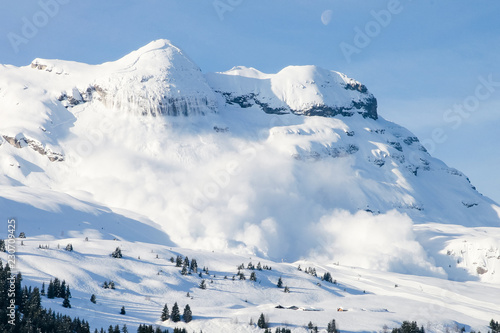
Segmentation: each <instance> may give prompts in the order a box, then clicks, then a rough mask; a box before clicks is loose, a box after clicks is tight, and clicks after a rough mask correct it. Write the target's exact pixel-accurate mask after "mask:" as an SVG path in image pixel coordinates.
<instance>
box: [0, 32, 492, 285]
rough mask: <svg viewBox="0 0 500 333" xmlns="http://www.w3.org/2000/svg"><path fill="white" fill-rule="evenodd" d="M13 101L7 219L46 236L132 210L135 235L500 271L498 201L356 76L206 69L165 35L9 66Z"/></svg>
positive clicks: (369, 262) (411, 268)
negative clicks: (388, 112)
mask: <svg viewBox="0 0 500 333" xmlns="http://www.w3.org/2000/svg"><path fill="white" fill-rule="evenodd" d="M0 102H1V103H0V184H1V186H2V191H1V192H0V197H1V198H2V199H1V201H0V204H1V205H2V210H1V216H0V218H2V219H6V218H8V217H12V216H14V217H17V218H18V219H19V223H20V225H21V226H22V225H25V226H26V230H25V231H26V232H27V233H28V235H30V236H31V237H45V236H44V235H47V234H49V235H51V237H55V238H64V237H66V235H69V234H71V233H76V234H80V233H81V232H82V231H81V230H80V229H79V227H81V226H82V223H90V224H91V225H92V224H96V225H97V224H98V225H99V226H101V228H105V224H106V223H107V221H115V224H114V226H113V228H118V229H119V225H127V226H130V227H132V228H134V229H137V230H139V229H141V230H142V231H138V233H137V235H134V234H130V235H129V236H127V237H130V236H131V238H130V239H127V241H131V242H133V241H141V242H145V243H151V242H153V241H152V240H145V239H144V236H140V235H141V234H142V235H144V234H149V233H151V234H154V235H155V237H159V238H158V240H155V241H154V243H159V242H165V243H171V244H174V245H177V246H181V247H183V248H190V249H192V250H195V249H196V250H207V251H218V252H227V253H233V254H240V255H251V256H254V255H259V256H261V257H265V258H267V259H269V260H275V261H280V260H282V259H283V260H286V261H288V262H291V261H295V260H300V259H304V258H308V259H315V260H318V261H319V262H329V263H331V262H340V264H342V265H346V266H357V267H363V268H365V269H373V270H378V271H387V272H397V273H408V274H418V275H426V276H432V277H438V278H449V279H455V280H461V281H469V280H482V281H488V282H494V283H498V282H499V281H500V280H499V276H498V275H496V274H495V272H496V268H498V267H497V266H498V260H497V258H496V257H495V256H497V257H498V254H497V252H498V246H497V245H495V244H498V234H497V233H495V230H497V229H496V228H498V227H499V226H500V208H499V206H498V205H497V204H496V203H495V202H493V201H492V200H490V199H489V198H486V197H484V196H482V195H481V194H480V193H479V192H477V191H476V189H475V188H474V187H473V186H472V185H471V184H470V183H469V181H468V179H467V177H466V176H465V175H463V174H462V173H461V172H460V171H458V170H456V169H453V168H450V167H448V166H447V165H446V164H445V163H443V162H442V161H440V160H437V159H435V158H433V157H432V156H430V155H429V154H428V153H427V152H426V150H425V148H424V147H423V146H422V145H421V143H420V142H419V140H418V138H416V137H415V135H413V134H412V133H411V132H410V131H408V130H407V129H405V128H402V127H401V126H398V125H397V124H394V123H391V122H388V121H386V120H384V119H383V117H381V116H380V115H379V114H380V111H377V104H376V99H375V98H374V96H373V95H372V94H371V93H369V91H368V90H367V88H366V87H365V86H364V85H362V84H361V83H359V82H357V81H355V80H353V79H350V78H348V77H346V76H345V75H344V74H341V73H337V72H333V71H329V70H324V69H321V68H318V67H315V66H290V67H287V68H285V69H283V70H282V71H280V72H279V73H277V74H264V73H261V72H259V71H258V70H255V69H252V68H244V67H235V68H233V69H232V70H230V71H228V72H224V73H209V74H203V73H202V72H201V71H200V70H199V68H198V67H197V66H196V65H195V64H193V62H192V61H191V60H189V58H188V57H187V56H186V55H184V53H183V52H182V51H181V50H179V49H178V48H176V47H175V46H173V45H171V44H170V43H169V42H168V41H165V40H159V41H154V42H152V43H150V44H148V45H146V46H145V47H143V48H141V49H139V50H137V51H135V52H132V53H131V54H129V55H127V56H125V57H123V58H122V59H119V60H117V61H114V62H109V63H104V64H101V65H86V64H80V63H75V62H69V61H61V60H43V59H36V60H34V61H33V63H32V64H31V65H29V66H26V67H14V66H1V67H0ZM82 212H83V213H82ZM39 221H43V223H44V224H47V226H48V228H47V230H50V232H49V231H47V232H45V233H44V232H43V230H41V229H40V226H39V225H40V222H39ZM65 223H66V224H65ZM110 223H111V222H110ZM144 223H145V224H144ZM63 224H64V227H61V225H63ZM144 225H146V226H147V227H144V228H146V229H143V226H144ZM457 225H459V226H460V227H455V226H457ZM428 226H432V227H428ZM109 228H111V227H109ZM426 228H427V229H426ZM478 228H485V229H478ZM60 229H62V230H61V231H64V233H62V234H61V232H60V231H58V230H60ZM91 229H92V228H91ZM94 229H95V228H94ZM96 230H98V228H97V229H96ZM101 230H104V229H101ZM145 230H147V232H146V231H145ZM444 230H448V231H444ZM451 230H457V231H456V234H455V233H454V232H453V231H451ZM458 230H459V231H458ZM483 231H485V232H484V233H483ZM107 232H108V233H109V235H112V234H117V231H116V230H115V229H113V230H110V231H107ZM483 234H484V235H483ZM1 235H3V232H2V231H0V237H3V236H1ZM106 235H108V234H106ZM135 236H137V238H134V237H135ZM483 236H484V237H483ZM106 237H107V236H106ZM464 241H467V243H468V247H467V248H462V247H461V246H462V244H461V243H460V242H464ZM485 244H487V245H485ZM490 250H491V251H490ZM464 251H465V252H464Z"/></svg>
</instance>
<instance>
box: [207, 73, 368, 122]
mask: <svg viewBox="0 0 500 333" xmlns="http://www.w3.org/2000/svg"><path fill="white" fill-rule="evenodd" d="M207 77H208V80H209V82H210V85H211V86H212V87H213V89H214V90H215V91H216V92H218V93H219V94H221V95H222V96H224V98H225V99H226V102H227V103H228V104H237V105H240V106H241V107H243V108H246V107H250V106H252V105H258V106H259V107H260V108H262V110H263V111H265V112H266V113H274V114H284V113H290V112H291V113H294V114H298V115H307V116H326V117H333V116H336V115H343V116H351V115H353V114H354V113H359V114H362V115H363V117H369V118H372V119H377V100H376V99H375V97H374V96H373V95H372V94H370V93H369V92H368V90H367V88H366V87H365V86H364V85H363V84H361V83H359V82H357V81H355V80H353V79H351V78H348V77H347V76H346V75H344V74H342V73H338V72H334V71H328V70H324V69H322V68H319V67H316V66H289V67H286V68H284V69H283V70H281V71H280V72H279V73H277V74H264V73H262V72H259V71H258V70H256V69H254V68H246V67H234V68H233V69H231V70H229V71H227V72H224V73H212V74H208V76H207Z"/></svg>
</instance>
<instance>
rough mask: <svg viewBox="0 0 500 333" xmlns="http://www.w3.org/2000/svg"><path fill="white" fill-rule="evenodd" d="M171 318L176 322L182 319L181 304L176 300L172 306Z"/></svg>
mask: <svg viewBox="0 0 500 333" xmlns="http://www.w3.org/2000/svg"><path fill="white" fill-rule="evenodd" d="M170 318H171V319H172V321H173V322H174V323H176V322H178V321H180V320H181V312H180V311H179V306H178V305H177V302H175V303H174V306H173V307H172V315H171V316H170Z"/></svg>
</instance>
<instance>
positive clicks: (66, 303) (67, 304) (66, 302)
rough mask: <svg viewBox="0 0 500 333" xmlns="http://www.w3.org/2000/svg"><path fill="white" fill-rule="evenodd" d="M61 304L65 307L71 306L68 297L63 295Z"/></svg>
mask: <svg viewBox="0 0 500 333" xmlns="http://www.w3.org/2000/svg"><path fill="white" fill-rule="evenodd" d="M62 306H63V307H65V308H71V304H70V302H69V298H68V297H65V298H64V301H63V303H62Z"/></svg>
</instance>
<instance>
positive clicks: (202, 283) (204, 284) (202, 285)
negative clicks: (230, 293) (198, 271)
mask: <svg viewBox="0 0 500 333" xmlns="http://www.w3.org/2000/svg"><path fill="white" fill-rule="evenodd" d="M200 289H207V284H206V283H205V280H201V282H200Z"/></svg>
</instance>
